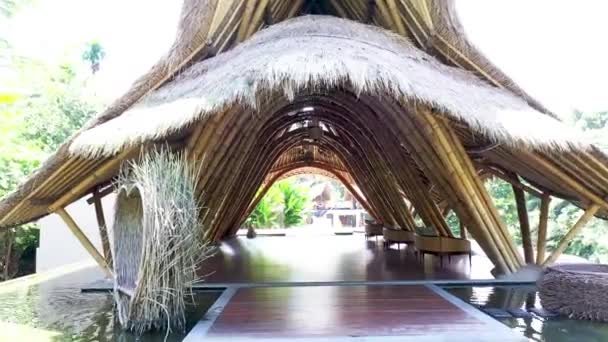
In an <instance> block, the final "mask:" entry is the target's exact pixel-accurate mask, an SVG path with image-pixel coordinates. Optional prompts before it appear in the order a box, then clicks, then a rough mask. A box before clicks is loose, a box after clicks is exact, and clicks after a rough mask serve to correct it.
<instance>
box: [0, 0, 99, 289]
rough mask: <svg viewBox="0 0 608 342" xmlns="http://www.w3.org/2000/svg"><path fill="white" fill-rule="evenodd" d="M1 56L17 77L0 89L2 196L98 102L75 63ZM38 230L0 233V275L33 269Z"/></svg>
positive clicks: (9, 54) (0, 277) (5, 276)
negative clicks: (90, 92) (43, 61)
mask: <svg viewBox="0 0 608 342" xmlns="http://www.w3.org/2000/svg"><path fill="white" fill-rule="evenodd" d="M0 1H1V0H0ZM3 57H5V59H4V60H3V62H6V63H7V65H8V67H10V68H11V69H12V71H13V73H14V74H16V75H18V77H17V78H16V79H13V80H11V81H12V82H10V83H9V84H7V85H3V86H10V87H11V88H12V89H8V90H6V91H2V92H0V197H4V196H6V195H7V194H8V193H10V192H11V191H13V190H14V189H15V188H16V186H17V185H18V184H20V183H21V182H23V181H24V180H25V178H26V177H27V176H28V175H29V174H31V173H32V172H33V171H34V170H35V169H36V168H37V167H39V166H40V164H41V162H42V161H43V160H44V159H46V158H47V157H48V156H49V154H50V153H52V152H53V151H55V150H56V148H57V147H58V146H59V145H60V144H61V143H63V142H64V141H65V140H66V139H67V138H68V137H69V136H70V135H71V134H73V133H74V132H75V131H76V130H77V129H79V128H80V127H82V125H83V124H84V123H85V121H87V120H89V119H90V118H91V117H92V116H93V114H94V113H95V112H96V111H97V110H98V108H99V107H100V106H99V104H97V103H95V101H92V100H91V99H88V98H87V96H86V93H85V92H84V90H85V89H86V83H87V78H86V77H88V75H87V76H86V77H81V76H80V74H81V73H80V72H79V71H78V70H79V68H78V65H74V64H70V63H66V64H62V65H58V66H53V65H44V64H42V63H39V62H37V61H33V60H29V59H27V58H23V57H16V56H14V55H13V53H12V51H10V47H8V48H7V50H5V51H3ZM38 234H39V233H38V229H37V227H36V226H35V225H26V226H22V227H17V228H12V229H9V230H6V231H3V232H1V233H0V280H5V279H10V278H12V277H14V276H16V275H22V274H24V273H26V272H32V271H34V260H35V249H36V247H37V245H38Z"/></svg>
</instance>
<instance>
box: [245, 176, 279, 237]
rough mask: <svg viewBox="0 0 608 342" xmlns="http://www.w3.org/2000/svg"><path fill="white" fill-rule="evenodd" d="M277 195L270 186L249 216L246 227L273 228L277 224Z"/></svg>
mask: <svg viewBox="0 0 608 342" xmlns="http://www.w3.org/2000/svg"><path fill="white" fill-rule="evenodd" d="M279 205H280V201H279V193H278V191H277V189H276V188H275V187H274V186H272V187H271V188H270V189H269V190H268V192H267V193H266V195H265V196H264V197H263V198H262V199H261V200H260V202H259V203H258V205H257V206H256V207H255V209H254V210H253V212H252V213H251V214H250V215H249V218H248V219H247V222H246V225H248V226H250V227H254V228H273V227H275V226H277V224H278V218H279V211H278V206H279Z"/></svg>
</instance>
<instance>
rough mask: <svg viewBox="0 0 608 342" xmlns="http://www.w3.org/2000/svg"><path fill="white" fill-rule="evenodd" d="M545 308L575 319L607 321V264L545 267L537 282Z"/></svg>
mask: <svg viewBox="0 0 608 342" xmlns="http://www.w3.org/2000/svg"><path fill="white" fill-rule="evenodd" d="M538 289H539V291H538V294H539V297H540V300H541V302H542V305H543V307H544V308H545V309H548V310H551V311H555V312H559V313H560V314H562V315H565V316H568V317H570V318H575V319H589V320H596V321H604V322H608V303H607V302H606V300H604V299H605V296H606V291H607V290H608V265H597V264H596V265H593V264H572V265H555V266H552V267H547V268H546V269H545V271H544V273H543V276H542V278H541V279H540V280H539V282H538Z"/></svg>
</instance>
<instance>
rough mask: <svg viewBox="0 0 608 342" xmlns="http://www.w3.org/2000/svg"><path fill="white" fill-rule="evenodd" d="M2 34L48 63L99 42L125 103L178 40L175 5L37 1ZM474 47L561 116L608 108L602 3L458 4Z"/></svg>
mask: <svg viewBox="0 0 608 342" xmlns="http://www.w3.org/2000/svg"><path fill="white" fill-rule="evenodd" d="M34 1H35V5H34V6H31V7H28V8H26V9H24V10H22V11H21V12H19V13H18V14H17V15H16V16H15V17H14V18H13V19H11V20H10V22H8V23H0V30H8V35H9V37H10V38H11V41H12V42H13V45H14V47H15V49H17V50H18V51H19V52H21V53H22V54H24V55H27V56H34V57H37V58H39V59H42V60H45V61H49V62H52V61H53V60H60V59H61V58H62V57H63V56H64V55H65V53H66V51H69V50H70V49H74V48H78V47H80V46H83V44H84V43H86V42H88V41H91V40H94V39H95V40H98V41H99V42H100V43H101V44H102V45H103V47H104V49H105V51H106V58H105V59H104V61H103V62H102V68H101V71H100V72H99V73H98V75H97V76H96V78H97V80H96V82H97V83H98V84H99V87H100V89H101V91H102V95H103V96H105V97H109V98H114V97H117V96H119V95H120V94H121V93H123V92H124V91H126V90H127V89H128V87H129V85H130V84H131V83H132V82H133V81H134V80H135V79H136V78H137V77H138V76H140V75H141V74H143V73H144V72H145V71H146V70H147V69H148V68H149V67H150V66H151V65H152V64H153V63H154V62H155V61H157V60H158V59H159V58H160V56H161V55H162V54H163V53H164V52H166V51H167V49H168V48H169V46H170V45H171V43H172V41H173V37H174V35H175V28H176V25H177V20H178V16H179V10H180V6H181V1H179V0H103V1H100V0H34ZM457 9H458V12H459V15H460V17H461V20H462V22H463V25H464V27H465V31H466V33H467V35H468V36H469V38H470V39H471V41H472V42H473V44H475V45H476V46H477V47H478V48H480V49H481V51H482V52H483V53H484V54H486V55H487V56H488V57H489V58H490V60H492V61H493V62H494V63H495V64H496V65H498V66H499V67H500V68H501V69H503V71H505V72H506V73H507V74H508V75H509V76H511V77H512V78H513V79H514V80H515V81H516V82H517V83H518V84H519V85H520V86H522V87H523V88H524V89H525V90H526V91H527V92H529V93H530V94H531V95H532V96H534V97H536V98H537V99H539V100H540V101H541V102H542V103H543V104H545V105H546V106H547V107H549V109H551V110H553V111H554V112H556V113H558V114H560V115H568V114H569V113H570V112H572V110H574V109H579V110H583V111H600V110H608V96H606V95H605V91H606V85H605V83H606V82H607V80H608V67H607V66H606V65H607V62H608V45H607V44H605V37H607V36H608V25H606V24H604V23H605V21H606V13H608V1H603V0H534V1H531V0H508V1H507V0H457Z"/></svg>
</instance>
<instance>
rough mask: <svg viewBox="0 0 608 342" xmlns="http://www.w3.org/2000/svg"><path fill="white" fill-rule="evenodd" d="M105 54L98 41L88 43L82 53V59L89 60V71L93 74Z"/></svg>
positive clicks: (97, 69)
mask: <svg viewBox="0 0 608 342" xmlns="http://www.w3.org/2000/svg"><path fill="white" fill-rule="evenodd" d="M105 56H106V52H105V51H104V49H103V46H101V44H100V43H99V42H98V41H92V42H90V43H88V44H87V46H86V49H85V50H84V52H83V53H82V59H83V60H84V61H87V62H89V65H90V68H91V73H93V74H95V73H96V72H98V71H99V67H100V64H101V60H102V59H103V58H104V57H105Z"/></svg>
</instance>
